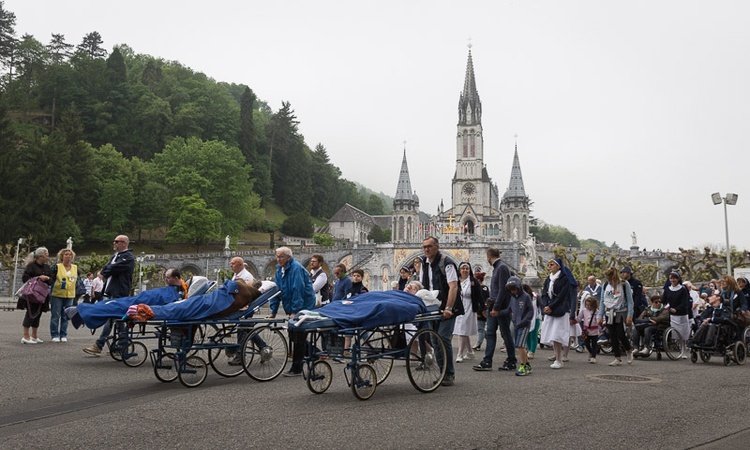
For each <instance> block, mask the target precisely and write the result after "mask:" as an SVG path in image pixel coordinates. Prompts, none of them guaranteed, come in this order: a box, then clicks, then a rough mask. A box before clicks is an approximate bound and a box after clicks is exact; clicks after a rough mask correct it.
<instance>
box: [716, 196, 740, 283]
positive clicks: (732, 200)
mask: <svg viewBox="0 0 750 450" xmlns="http://www.w3.org/2000/svg"><path fill="white" fill-rule="evenodd" d="M711 201H713V202H714V205H718V204H719V203H722V202H723V203H724V232H725V234H726V237H727V275H729V276H730V277H731V276H732V261H731V259H730V253H731V252H730V249H729V220H728V219H727V205H736V204H737V194H727V195H726V197H724V198H722V197H721V194H719V193H718V192H714V193H713V194H711Z"/></svg>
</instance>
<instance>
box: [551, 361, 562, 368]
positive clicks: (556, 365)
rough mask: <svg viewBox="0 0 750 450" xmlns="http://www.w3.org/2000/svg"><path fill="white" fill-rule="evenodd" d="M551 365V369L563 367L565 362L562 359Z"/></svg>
mask: <svg viewBox="0 0 750 450" xmlns="http://www.w3.org/2000/svg"><path fill="white" fill-rule="evenodd" d="M549 367H550V369H562V367H563V364H562V363H561V362H560V361H555V362H553V363H552V364H550V366H549Z"/></svg>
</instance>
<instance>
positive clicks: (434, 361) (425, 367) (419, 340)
mask: <svg viewBox="0 0 750 450" xmlns="http://www.w3.org/2000/svg"><path fill="white" fill-rule="evenodd" d="M445 356H446V354H445V345H444V344H443V340H442V339H440V335H439V334H437V333H436V332H435V331H433V330H430V329H423V330H419V331H418V332H417V334H415V335H414V337H413V338H412V339H411V341H410V342H409V353H408V354H407V356H406V372H407V374H408V375H409V381H411V384H412V386H414V388H415V389H416V390H418V391H420V392H432V391H434V390H435V389H437V388H438V387H440V383H442V382H443V378H445V370H446V368H447V367H448V362H447V359H446V357H445Z"/></svg>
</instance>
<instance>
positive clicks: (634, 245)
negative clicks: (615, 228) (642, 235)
mask: <svg viewBox="0 0 750 450" xmlns="http://www.w3.org/2000/svg"><path fill="white" fill-rule="evenodd" d="M630 237H631V238H632V239H633V247H638V237H637V236H636V235H635V231H633V234H631V235H630Z"/></svg>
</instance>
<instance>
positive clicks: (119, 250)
mask: <svg viewBox="0 0 750 450" xmlns="http://www.w3.org/2000/svg"><path fill="white" fill-rule="evenodd" d="M128 244H130V239H128V237H127V236H125V235H124V234H121V235H119V236H117V237H116V238H115V240H114V242H113V246H114V250H115V253H114V255H112V258H110V260H109V262H108V263H107V265H106V266H104V268H103V269H102V271H101V274H102V276H103V277H104V289H103V291H104V298H103V299H102V301H105V302H106V301H107V300H109V299H112V298H120V297H127V296H129V295H130V287H131V286H132V285H133V271H134V270H135V258H134V257H133V251H132V250H130V249H129V248H128ZM111 331H112V321H111V320H109V321H107V323H106V324H104V326H103V327H102V333H101V335H99V339H97V340H96V342H95V343H93V344H91V345H90V346H89V347H86V348H84V349H83V351H84V352H86V353H88V354H89V355H94V356H99V355H101V353H102V348H104V344H105V343H106V342H107V337H108V336H109V333H110V332H111Z"/></svg>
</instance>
